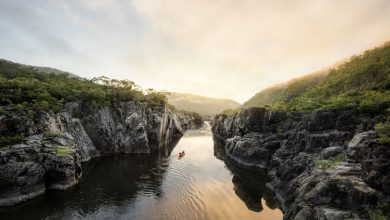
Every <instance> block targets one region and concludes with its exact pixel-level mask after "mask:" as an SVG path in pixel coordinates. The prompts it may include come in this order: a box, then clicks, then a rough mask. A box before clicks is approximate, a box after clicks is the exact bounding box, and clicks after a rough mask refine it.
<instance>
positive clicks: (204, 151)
mask: <svg viewBox="0 0 390 220" xmlns="http://www.w3.org/2000/svg"><path fill="white" fill-rule="evenodd" d="M214 148H215V149H214ZM182 150H185V152H186V154H185V156H184V157H183V158H181V159H179V158H178V154H179V152H180V151H182ZM215 155H216V156H215ZM221 155H222V156H223V152H221V151H220V150H219V149H218V148H217V147H214V142H213V139H212V136H211V133H210V125H209V124H208V123H206V124H205V126H204V127H203V128H202V129H199V130H195V131H189V132H187V133H186V134H185V136H184V137H183V138H182V139H181V140H180V142H179V143H178V145H177V146H176V147H175V149H174V150H173V152H172V153H171V155H170V156H169V157H165V158H164V157H161V156H158V155H138V156H135V155H126V156H116V157H107V158H99V159H96V160H94V161H92V162H90V163H89V164H88V165H87V167H86V169H85V171H84V175H83V178H82V179H81V181H80V184H79V185H78V186H77V187H75V188H73V189H71V190H68V191H66V192H63V193H47V194H46V195H45V196H42V197H40V198H38V199H34V200H33V201H31V202H28V203H26V204H24V205H21V206H16V207H12V208H6V209H1V210H0V219H4V220H5V219H15V220H16V219H18V220H22V219H185V220H187V219H241V220H244V219H267V220H272V219H275V220H277V219H282V218H283V214H282V212H281V211H280V210H279V209H278V208H277V203H276V202H275V201H274V200H273V196H272V194H271V193H270V192H269V191H267V190H266V189H265V186H264V184H265V182H266V181H267V177H266V176H265V175H264V173H261V172H259V171H255V170H249V169H244V168H241V167H237V166H235V165H234V164H233V163H230V162H223V161H222V160H220V159H217V157H218V158H220V157H221Z"/></svg>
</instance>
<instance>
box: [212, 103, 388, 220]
mask: <svg viewBox="0 0 390 220" xmlns="http://www.w3.org/2000/svg"><path fill="white" fill-rule="evenodd" d="M387 116H388V113H387V112H386V111H385V109H384V110H383V111H382V112H376V113H375V114H369V113H359V112H358V111H355V110H353V109H350V110H343V111H341V110H319V111H314V112H309V113H305V112H284V111H269V110H266V109H264V108H250V109H245V110H243V111H241V112H240V113H239V114H237V115H235V116H230V117H228V116H226V115H223V114H222V115H217V116H216V117H215V118H214V120H213V122H212V132H213V136H214V140H216V143H217V144H218V145H220V146H222V148H223V150H221V149H220V148H215V149H216V155H217V156H219V157H221V158H225V157H224V156H227V158H229V160H233V161H235V162H236V163H239V164H241V165H244V166H251V167H254V168H256V169H262V170H264V171H265V172H268V175H269V176H270V181H269V182H268V183H267V187H268V188H270V189H271V190H273V191H274V192H275V193H276V197H277V198H278V200H279V201H280V203H281V206H282V208H283V209H284V212H285V217H284V218H285V219H345V218H352V219H360V218H361V219H365V218H368V213H367V210H368V209H369V208H372V206H373V205H375V204H377V203H378V202H382V201H385V200H386V199H389V191H388V190H389V187H388V186H389V180H390V177H389V176H390V174H389V170H390V166H389V161H390V160H389V159H390V153H389V149H390V148H389V146H384V145H381V144H379V142H378V140H377V134H376V133H375V132H374V131H373V127H374V125H375V124H377V123H379V122H383V121H385V120H386V118H387ZM340 154H343V155H345V159H344V162H343V163H340V164H339V165H338V166H337V162H335V164H333V165H330V167H329V168H323V167H321V166H318V164H319V162H318V161H320V160H327V161H332V160H333V161H335V160H336V159H335V157H337V155H340ZM320 162H321V161H320ZM325 162H326V161H325ZM316 164H317V165H316Z"/></svg>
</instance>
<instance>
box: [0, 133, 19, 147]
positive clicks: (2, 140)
mask: <svg viewBox="0 0 390 220" xmlns="http://www.w3.org/2000/svg"><path fill="white" fill-rule="evenodd" d="M23 140H24V136H23V134H16V135H13V136H1V137H0V147H5V146H8V145H14V144H20V143H22V142H23Z"/></svg>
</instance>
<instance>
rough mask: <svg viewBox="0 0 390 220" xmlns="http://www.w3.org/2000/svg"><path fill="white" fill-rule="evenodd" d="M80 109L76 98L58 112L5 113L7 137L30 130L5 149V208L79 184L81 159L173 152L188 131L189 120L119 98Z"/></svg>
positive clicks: (1, 186) (0, 200) (1, 127)
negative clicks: (88, 110) (88, 109)
mask: <svg viewBox="0 0 390 220" xmlns="http://www.w3.org/2000/svg"><path fill="white" fill-rule="evenodd" d="M80 111H82V109H81V107H80V105H79V104H78V103H76V102H72V103H67V104H65V106H64V109H63V110H62V111H61V112H60V113H57V114H54V113H52V112H47V111H41V110H40V111H25V112H19V113H18V114H13V115H2V116H1V117H0V134H1V135H10V134H11V133H15V134H16V133H23V134H28V135H27V136H26V137H25V138H24V141H23V143H20V144H16V145H12V146H7V147H3V148H0V206H9V205H14V204H17V203H20V202H23V201H26V200H29V199H31V198H34V197H36V196H39V195H42V194H43V193H45V191H46V190H64V189H67V188H69V187H71V186H74V185H75V184H77V183H78V180H79V178H80V177H81V175H82V171H83V168H82V164H81V163H82V162H86V161H88V160H90V159H91V158H94V157H98V156H106V155H115V154H129V153H151V152H157V153H161V154H164V155H169V154H170V152H171V151H172V150H173V147H174V146H175V144H176V143H177V142H178V141H179V139H180V138H181V137H182V135H183V133H184V131H185V128H182V126H181V123H183V122H185V121H186V119H180V120H179V118H178V117H177V116H176V115H175V114H174V113H173V112H172V111H171V110H169V109H168V108H162V107H159V108H157V107H156V108H152V107H147V106H145V104H143V103H139V102H133V101H128V102H116V103H113V104H111V105H110V106H104V107H102V108H100V109H98V110H95V111H94V112H92V113H88V114H84V116H83V117H77V115H78V114H80ZM80 118H81V119H80ZM188 123H189V124H191V122H187V124H188Z"/></svg>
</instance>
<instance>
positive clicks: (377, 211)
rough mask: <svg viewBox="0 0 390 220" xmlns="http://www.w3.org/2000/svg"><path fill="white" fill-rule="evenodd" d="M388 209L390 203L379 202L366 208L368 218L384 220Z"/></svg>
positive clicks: (389, 209)
mask: <svg viewBox="0 0 390 220" xmlns="http://www.w3.org/2000/svg"><path fill="white" fill-rule="evenodd" d="M389 211H390V203H388V202H386V203H380V204H378V205H377V206H376V207H375V208H372V209H369V210H368V215H369V217H370V220H386V219H388V218H387V217H386V213H387V214H389V213H388V212H389Z"/></svg>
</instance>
